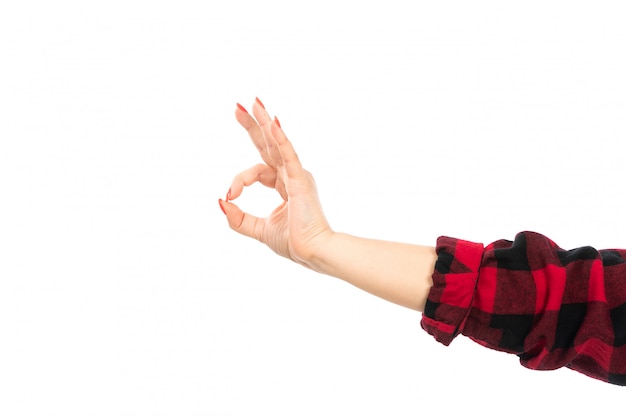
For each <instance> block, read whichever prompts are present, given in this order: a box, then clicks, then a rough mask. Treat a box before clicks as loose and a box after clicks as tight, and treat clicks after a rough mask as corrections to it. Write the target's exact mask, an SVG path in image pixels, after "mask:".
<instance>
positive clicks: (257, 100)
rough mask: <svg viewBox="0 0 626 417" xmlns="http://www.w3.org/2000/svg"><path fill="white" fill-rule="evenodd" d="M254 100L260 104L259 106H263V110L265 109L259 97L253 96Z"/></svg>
mask: <svg viewBox="0 0 626 417" xmlns="http://www.w3.org/2000/svg"><path fill="white" fill-rule="evenodd" d="M255 100H256V102H257V103H259V104H260V105H261V107H263V110H265V106H264V105H263V103H261V100H259V98H258V97H257V98H255Z"/></svg>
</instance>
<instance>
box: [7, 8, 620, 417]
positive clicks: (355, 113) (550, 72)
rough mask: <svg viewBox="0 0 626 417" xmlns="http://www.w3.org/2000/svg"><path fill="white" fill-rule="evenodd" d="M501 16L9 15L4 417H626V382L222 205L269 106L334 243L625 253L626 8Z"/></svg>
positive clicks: (307, 11) (318, 11) (207, 11)
mask: <svg viewBox="0 0 626 417" xmlns="http://www.w3.org/2000/svg"><path fill="white" fill-rule="evenodd" d="M502 3H503V2H497V1H493V2H480V1H479V2H406V1H405V2H401V1H396V0H390V1H385V2H376V3H374V2H367V1H366V2H351V1H341V0H338V1H332V2H331V1H328V2H303V3H298V2H287V1H250V0H239V1H230V2H227V1H220V2H217V1H197V2H189V1H178V2H173V1H172V2H164V1H150V2H148V1H110V2H82V1H75V2H70V1H59V2H44V1H31V2H28V1H22V2H3V3H2V6H0V60H1V61H0V211H1V215H0V415H2V416H65V417H67V416H320V415H324V416H357V415H358V416H415V415H421V414H423V413H424V412H426V410H428V412H429V413H430V414H433V413H435V411H433V410H436V414H438V415H454V414H457V415H464V414H467V413H468V412H469V411H470V410H474V411H475V410H479V411H480V413H481V414H482V415H504V414H507V415H508V414H513V415H515V414H516V413H519V414H526V415H529V414H531V413H533V414H534V415H556V413H558V415H591V414H593V415H602V413H605V414H608V413H609V412H611V411H612V412H615V410H617V409H623V399H624V393H625V392H624V391H623V389H622V388H620V387H616V386H611V385H609V384H605V383H601V382H598V381H595V380H592V379H590V378H587V377H584V376H582V375H579V374H578V373H576V372H573V371H570V370H567V369H564V370H559V371H554V372H537V371H529V370H526V369H525V368H523V367H521V366H520V365H519V363H518V360H517V358H516V357H515V356H509V355H506V354H502V353H497V352H493V351H489V350H487V349H484V348H481V347H479V346H478V345H475V344H473V343H472V342H470V341H467V340H463V339H461V338H459V339H458V340H456V341H455V342H454V343H453V344H452V345H451V346H450V347H448V348H445V347H443V346H441V345H439V344H438V343H436V342H435V341H434V339H432V338H431V337H430V336H428V335H427V334H426V333H425V332H423V331H422V330H421V328H420V326H419V320H420V318H421V315H420V314H419V313H415V312H413V311H410V310H408V309H404V308H402V307H398V306H395V305H393V304H390V303H387V302H385V301H382V300H379V299H377V298H375V297H373V296H371V295H369V294H366V293H362V292H360V291H359V290H357V289H355V288H353V287H351V286H350V285H348V284H345V283H343V282H341V281H339V280H336V279H334V278H330V277H327V276H321V275H316V274H314V273H312V272H310V271H308V270H305V269H303V268H300V267H298V266H297V265H295V264H291V263H290V262H288V261H286V260H284V259H281V258H278V257H276V256H275V255H274V254H273V253H272V252H271V251H270V250H269V249H267V248H265V247H263V246H262V245H260V244H259V243H258V242H256V241H252V240H248V239H246V238H244V237H242V236H240V235H237V234H235V233H234V232H232V231H231V230H230V229H229V228H228V227H227V224H226V222H225V219H224V217H223V215H222V213H221V211H220V210H219V207H218V203H217V199H218V198H220V197H222V198H223V197H224V196H225V194H226V191H227V190H228V187H229V185H230V180H231V178H232V177H233V176H234V175H235V174H236V173H238V172H239V171H241V170H243V169H245V168H248V167H249V166H251V165H253V164H255V163H257V162H259V161H260V158H259V157H258V155H257V154H256V150H255V148H254V146H253V145H252V144H251V143H250V141H249V139H248V137H247V135H246V133H245V132H244V131H243V129H242V128H241V127H240V126H239V125H238V124H237V123H236V121H235V119H234V116H233V113H234V109H235V103H236V102H240V103H242V104H243V105H244V106H246V107H247V108H250V107H251V104H252V102H253V100H254V97H255V96H259V97H260V98H261V99H262V100H263V101H264V103H265V105H266V107H267V109H268V110H269V111H270V113H272V114H274V113H275V114H277V115H278V116H279V117H280V120H281V123H282V125H283V128H284V129H285V131H286V132H287V134H288V136H289V137H290V138H291V139H292V141H293V142H294V145H295V147H296V149H297V151H298V152H299V154H300V156H301V159H302V161H303V163H304V164H305V167H306V168H307V169H308V170H309V171H311V172H312V173H313V174H314V175H315V177H316V180H317V183H318V187H319V189H320V193H321V199H322V203H323V205H324V208H325V211H326V214H327V217H328V218H329V221H330V222H331V226H332V227H333V228H334V229H335V230H338V231H342V232H347V233H352V234H356V235H360V236H365V237H372V238H381V239H388V240H397V241H405V242H411V243H418V244H429V245H434V243H435V239H436V237H437V236H439V235H442V234H445V235H451V236H455V237H460V238H464V239H468V240H474V241H479V242H484V243H489V242H490V241H492V240H496V239H499V238H507V239H512V238H513V237H514V235H515V233H517V232H519V231H521V230H535V231H538V232H541V233H544V234H546V235H548V236H549V237H551V238H552V239H553V240H555V241H556V242H557V243H558V244H559V245H561V246H562V247H564V248H573V247H576V246H580V245H586V244H591V245H594V246H596V247H598V248H607V247H624V246H625V245H626V237H624V232H625V228H626V223H625V221H624V216H623V215H622V213H623V208H624V199H623V196H622V193H623V190H624V188H623V185H624V169H625V168H624V145H623V143H624V140H625V139H626V121H625V120H626V119H625V117H624V115H625V114H626V76H625V75H624V74H626V51H625V49H626V25H625V24H624V10H622V9H621V8H620V7H619V6H618V5H619V4H620V2H577V1H567V2H545V1H540V2H533V1H525V2H516V4H517V5H510V4H508V3H507V4H506V5H504V4H502ZM216 4H219V5H216ZM239 201H240V204H241V206H242V207H243V208H246V209H249V210H251V211H253V212H254V213H255V214H258V215H264V214H266V213H269V211H270V210H271V209H272V208H273V206H274V205H276V204H277V202H278V196H277V195H275V194H273V193H272V192H271V191H269V190H267V189H264V188H263V187H261V186H254V187H251V188H250V189H249V190H246V193H245V194H244V195H243V196H242V198H241V199H240V200H239ZM618 407H619V408H618Z"/></svg>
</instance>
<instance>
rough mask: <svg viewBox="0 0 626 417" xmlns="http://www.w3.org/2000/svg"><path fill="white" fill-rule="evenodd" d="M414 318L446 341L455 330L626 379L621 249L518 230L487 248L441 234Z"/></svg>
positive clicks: (553, 365)
mask: <svg viewBox="0 0 626 417" xmlns="http://www.w3.org/2000/svg"><path fill="white" fill-rule="evenodd" d="M437 255H438V259H437V263H436V265H435V272H434V274H433V287H432V288H431V290H430V294H429V297H428V300H427V302H426V307H425V310H424V315H423V317H422V322H421V325H422V327H423V328H424V330H426V331H427V332H428V333H430V334H431V335H433V336H434V337H435V339H437V340H438V341H439V342H441V343H443V344H445V345H448V344H450V342H452V339H454V337H456V336H457V335H458V334H463V335H465V336H467V337H469V338H471V339H472V340H474V341H476V342H478V343H479V344H481V345H483V346H486V347H489V348H492V349H496V350H499V351H503V352H508V353H513V354H516V355H518V356H519V358H520V362H521V364H522V365H524V366H526V367H527V368H530V369H541V370H549V369H557V368H560V367H563V366H566V367H568V368H571V369H574V370H576V371H579V372H581V373H583V374H585V375H587V376H590V377H592V378H596V379H599V380H602V381H606V382H610V383H612V384H617V385H626V250H621V249H620V250H600V251H598V250H596V249H594V248H591V247H588V246H586V247H581V248H578V249H573V250H564V249H561V248H560V247H558V246H557V245H556V244H555V243H554V242H552V241H551V240H550V239H548V238H547V237H545V236H542V235H540V234H538V233H533V232H522V233H519V234H518V235H517V236H516V237H515V241H513V242H511V241H509V240H499V241H497V242H494V243H492V244H490V245H488V246H487V247H484V248H483V245H481V244H478V243H473V242H468V241H464V240H459V239H454V238H449V237H440V238H439V239H438V240H437Z"/></svg>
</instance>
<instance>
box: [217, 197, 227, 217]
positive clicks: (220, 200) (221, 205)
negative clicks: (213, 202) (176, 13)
mask: <svg viewBox="0 0 626 417" xmlns="http://www.w3.org/2000/svg"><path fill="white" fill-rule="evenodd" d="M217 202H218V203H220V208H221V209H222V212H223V213H224V214H226V210H224V206H223V201H222V199H221V198H220V199H219V200H217Z"/></svg>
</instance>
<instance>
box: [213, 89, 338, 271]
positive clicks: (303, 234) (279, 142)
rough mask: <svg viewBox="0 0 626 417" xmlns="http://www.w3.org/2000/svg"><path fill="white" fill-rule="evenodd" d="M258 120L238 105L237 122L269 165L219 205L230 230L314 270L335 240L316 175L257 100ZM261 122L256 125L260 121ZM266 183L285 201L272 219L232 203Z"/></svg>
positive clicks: (247, 174) (241, 177) (243, 179)
mask: <svg viewBox="0 0 626 417" xmlns="http://www.w3.org/2000/svg"><path fill="white" fill-rule="evenodd" d="M252 113H253V114H254V118H253V117H252V116H251V115H250V114H248V112H247V111H246V110H245V109H244V108H243V107H241V106H240V105H237V109H236V110H235V117H236V118H237V121H238V122H239V123H240V124H241V125H242V126H243V127H244V128H245V129H246V130H247V131H248V134H249V135H250V138H251V139H252V142H253V143H254V144H255V145H256V147H257V149H258V150H259V153H260V154H261V158H262V159H263V161H264V162H265V164H258V165H255V166H253V167H252V168H249V169H247V170H245V171H243V172H241V173H240V174H238V175H237V176H235V178H234V179H233V182H232V184H231V186H230V190H229V192H228V194H227V196H226V200H225V201H224V200H221V199H220V200H219V204H220V207H221V208H222V210H223V211H224V213H225V214H226V217H227V219H228V224H229V225H230V227H231V228H232V229H233V230H235V231H237V232H239V233H241V234H243V235H245V236H249V237H252V238H254V239H257V240H259V241H260V242H262V243H265V244H266V245H267V246H269V247H270V248H271V249H272V250H273V251H274V252H276V253H277V254H279V255H281V256H284V257H286V258H289V259H291V260H293V261H294V262H297V263H299V264H301V265H304V266H306V267H308V268H313V269H314V267H313V265H312V264H311V262H312V260H313V259H314V256H315V254H316V252H317V251H318V250H319V248H321V247H322V246H323V245H324V242H325V241H326V240H327V239H329V238H330V237H331V236H332V235H333V231H332V230H331V228H330V226H329V225H328V222H327V221H326V218H325V217H324V213H323V212H322V207H321V205H320V202H319V198H318V195H317V188H316V186H315V181H314V180H313V176H312V175H311V174H310V173H309V172H307V171H305V170H304V169H303V168H302V165H301V164H300V160H299V159H298V155H297V154H296V152H295V150H294V149H293V146H292V145H291V142H289V140H288V139H287V137H286V136H285V134H284V133H283V130H282V128H281V127H280V123H279V122H278V119H276V118H274V120H272V119H271V118H270V116H269V115H268V113H267V111H266V110H265V107H264V106H263V104H262V103H261V102H260V101H259V99H258V98H257V99H256V101H255V103H254V104H253V107H252ZM255 119H256V120H255ZM255 182H260V183H261V184H263V185H265V186H266V187H270V188H274V189H275V190H276V191H277V192H278V193H279V194H280V196H281V197H282V199H283V202H282V204H280V205H279V206H278V207H277V208H276V209H275V210H274V211H273V212H272V213H271V214H270V215H269V217H267V218H259V217H255V216H253V215H251V214H249V213H244V212H243V211H241V210H240V209H239V207H237V205H235V204H234V203H232V202H230V200H235V199H236V198H237V197H239V196H240V195H241V193H242V191H243V188H244V187H247V186H249V185H252V184H254V183H255Z"/></svg>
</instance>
